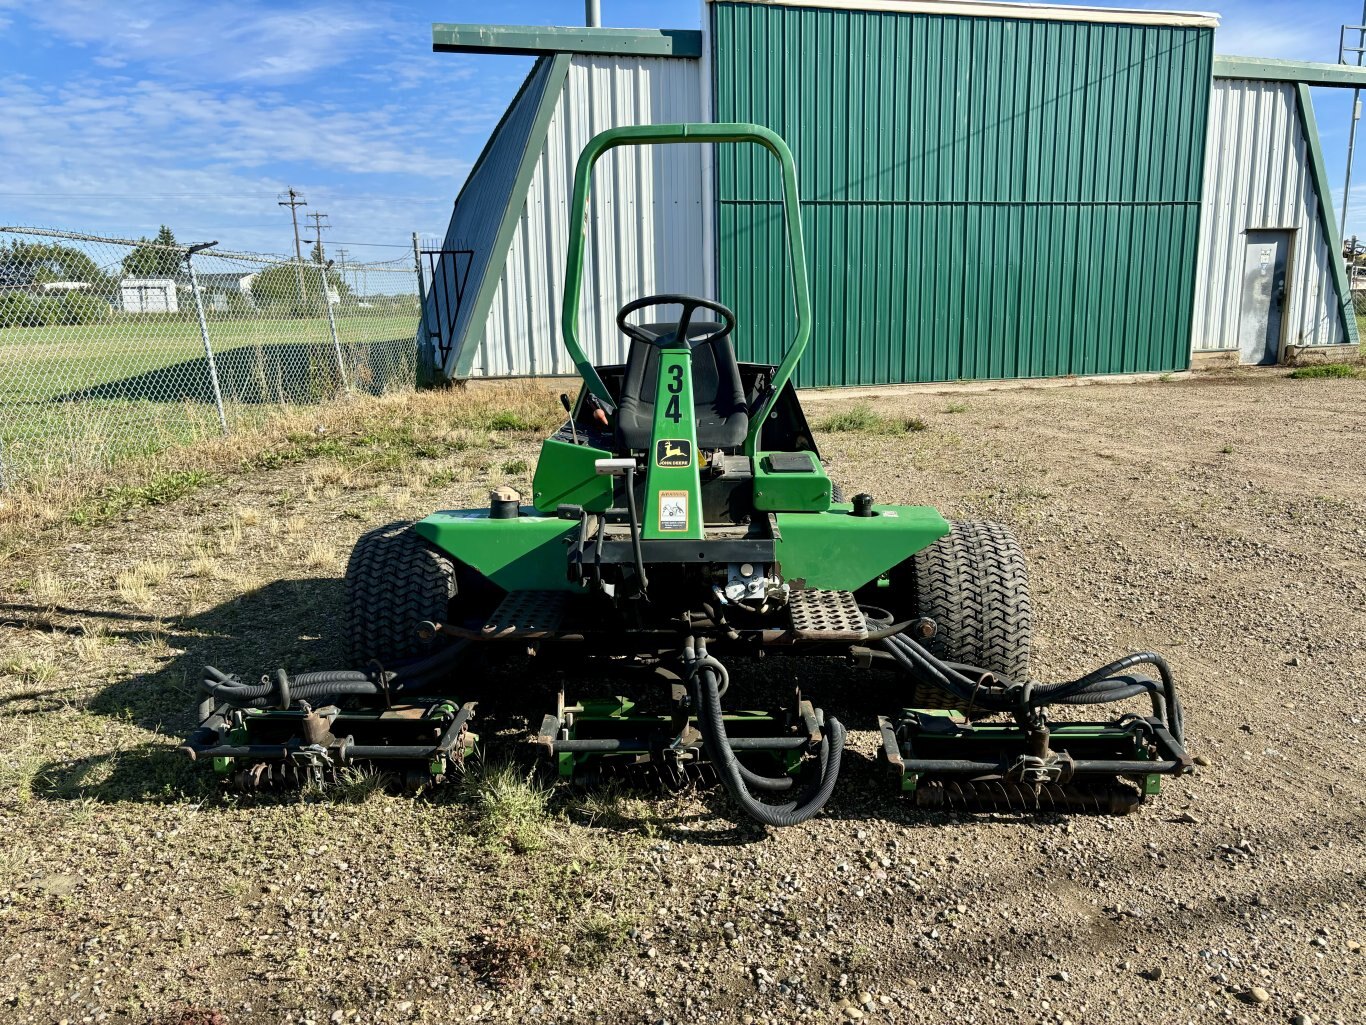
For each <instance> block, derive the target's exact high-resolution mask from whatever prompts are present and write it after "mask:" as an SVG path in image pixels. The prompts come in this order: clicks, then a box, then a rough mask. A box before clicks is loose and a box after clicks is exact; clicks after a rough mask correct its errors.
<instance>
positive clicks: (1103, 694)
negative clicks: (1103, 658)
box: [882, 634, 1184, 743]
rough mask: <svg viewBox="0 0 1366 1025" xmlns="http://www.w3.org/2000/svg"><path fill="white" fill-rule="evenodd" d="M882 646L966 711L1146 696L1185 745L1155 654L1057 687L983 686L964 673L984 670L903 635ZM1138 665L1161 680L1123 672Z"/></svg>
mask: <svg viewBox="0 0 1366 1025" xmlns="http://www.w3.org/2000/svg"><path fill="white" fill-rule="evenodd" d="M882 646H883V647H884V648H886V650H887V651H888V652H889V653H890V654H891V655H892V657H893V658H894V659H895V660H896V661H897V662H898V663H900V664H901V666H902V668H904V669H905V670H906V671H907V672H909V673H911V674H912V675H913V676H920V677H928V678H929V680H930V682H931V683H933V684H934V685H936V686H938V687H940V688H942V689H943V690H946V691H948V692H949V693H950V694H952V695H953V696H954V697H956V698H958V699H959V700H960V701H962V702H963V703H964V705H965V706H966V707H968V708H973V707H976V708H981V709H983V710H985V711H988V712H1011V713H1017V714H1018V713H1020V712H1023V711H1027V710H1030V709H1036V708H1046V707H1047V706H1049V705H1059V704H1066V705H1098V704H1108V703H1110V702H1115V701H1123V700H1126V699H1128V698H1134V697H1138V696H1139V695H1141V694H1145V693H1146V694H1148V695H1149V697H1150V698H1151V699H1152V704H1153V715H1154V716H1156V717H1157V718H1158V719H1160V720H1161V721H1162V722H1164V723H1166V724H1167V726H1168V728H1169V729H1170V730H1171V733H1172V736H1173V737H1174V738H1175V739H1176V740H1177V742H1178V743H1181V742H1184V723H1183V720H1182V709H1181V704H1180V702H1179V701H1178V700H1177V698H1176V685H1175V681H1174V680H1173V678H1172V672H1171V667H1170V666H1169V665H1168V664H1167V660H1166V659H1165V658H1163V657H1162V656H1161V655H1159V654H1157V652H1154V651H1142V652H1135V653H1134V654H1132V655H1126V656H1124V657H1123V658H1120V659H1116V660H1115V661H1113V662H1110V663H1107V664H1106V665H1103V666H1101V667H1099V668H1098V669H1093V670H1092V671H1091V672H1089V673H1087V674H1086V675H1084V676H1081V677H1078V678H1077V679H1075V680H1068V681H1065V682H1062V683H1051V684H1036V685H1029V684H1028V683H1027V682H1012V681H999V682H996V683H993V684H991V685H990V686H986V685H983V684H981V683H980V682H978V681H976V680H973V679H971V678H969V677H968V676H966V675H965V674H964V672H963V670H967V671H968V672H975V673H981V674H983V675H986V674H985V673H984V671H983V670H979V669H975V668H973V667H971V666H962V665H960V664H959V663H953V662H943V661H941V660H940V659H938V658H936V657H935V656H934V655H932V654H931V653H930V652H929V651H927V650H926V649H925V648H924V647H923V646H922V645H921V644H919V643H918V642H916V641H914V640H912V639H911V638H909V637H906V636H905V635H904V634H898V635H896V636H892V637H888V638H885V639H884V640H883V641H882ZM1140 665H1150V666H1152V667H1154V668H1155V669H1156V670H1157V672H1158V676H1159V677H1160V681H1161V682H1160V683H1159V682H1158V681H1155V680H1152V679H1150V678H1149V677H1147V676H1143V675H1139V674H1127V670H1129V669H1132V668H1134V667H1136V666H1140ZM1122 674H1124V675H1122Z"/></svg>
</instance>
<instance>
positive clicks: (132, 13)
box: [25, 0, 394, 82]
mask: <svg viewBox="0 0 1366 1025" xmlns="http://www.w3.org/2000/svg"><path fill="white" fill-rule="evenodd" d="M25 13H26V15H27V17H28V18H29V19H30V20H31V21H32V23H33V24H34V25H35V26H36V27H38V28H39V29H41V30H42V31H44V32H47V33H50V34H51V35H52V36H55V37H56V38H58V39H61V40H63V41H65V42H67V43H71V44H74V45H76V46H81V47H88V48H90V49H92V50H95V51H97V52H98V53H99V54H100V55H101V56H104V57H112V58H114V59H116V60H123V61H127V62H154V63H155V64H156V65H157V67H158V69H159V70H160V71H161V72H163V73H166V74H173V75H177V76H182V77H188V78H195V79H213V80H217V81H255V82H291V81H298V80H300V79H305V78H308V77H309V76H311V75H313V74H315V73H317V72H318V71H320V70H322V69H324V68H328V67H333V66H336V65H338V64H341V63H343V62H345V61H346V60H348V59H350V58H351V57H353V56H354V55H355V53H356V52H357V50H359V49H360V48H361V47H363V46H365V45H367V44H368V43H371V42H373V41H374V39H375V36H376V35H378V34H381V33H387V32H389V31H391V30H392V29H393V27H394V23H393V20H392V17H391V16H390V13H389V10H388V9H387V8H383V7H361V6H346V5H343V4H331V5H326V4H323V5H316V6H313V7H304V8H301V9H298V10H292V11H282V10H279V9H277V8H275V7H273V6H269V5H261V4H251V3H239V4H223V3H218V4H203V3H194V4H185V3H172V2H168V0H145V2H143V3H139V4H137V5H132V4H128V5H123V4H109V3H104V2H98V0H46V2H44V3H41V4H33V5H31V7H29V8H26V9H25Z"/></svg>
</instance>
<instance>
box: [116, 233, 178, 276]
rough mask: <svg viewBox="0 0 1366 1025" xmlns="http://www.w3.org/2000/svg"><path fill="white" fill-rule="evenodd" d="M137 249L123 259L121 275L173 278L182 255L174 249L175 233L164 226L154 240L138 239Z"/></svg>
mask: <svg viewBox="0 0 1366 1025" xmlns="http://www.w3.org/2000/svg"><path fill="white" fill-rule="evenodd" d="M138 243H139V245H138V247H137V248H136V249H134V250H133V251H132V252H131V253H129V254H128V255H127V256H125V257H124V258H123V273H124V274H125V275H126V276H127V277H130V278H173V277H175V276H176V275H177V274H178V273H179V272H180V268H181V264H182V262H183V261H184V254H183V253H181V251H180V250H179V249H177V248H175V247H176V245H177V243H176V240H175V233H174V232H173V231H171V229H170V228H168V227H166V225H164V224H163V225H162V226H161V228H160V230H158V231H157V237H156V238H147V237H146V236H144V237H142V238H140V239H138Z"/></svg>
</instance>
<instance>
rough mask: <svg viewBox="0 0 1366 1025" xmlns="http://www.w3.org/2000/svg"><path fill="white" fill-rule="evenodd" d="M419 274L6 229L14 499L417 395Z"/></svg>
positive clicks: (0, 420) (0, 287)
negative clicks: (360, 400) (323, 411)
mask: <svg viewBox="0 0 1366 1025" xmlns="http://www.w3.org/2000/svg"><path fill="white" fill-rule="evenodd" d="M417 275H418V269H417V268H416V267H415V265H414V258H413V257H412V256H411V255H408V254H405V255H404V256H403V257H401V258H399V259H395V260H390V261H383V262H356V261H346V260H344V259H343V260H337V261H328V262H327V264H326V265H324V264H321V263H318V262H316V261H312V260H304V261H297V260H293V259H287V258H280V257H274V256H263V255H259V254H251V253H233V252H226V251H223V250H221V249H218V248H217V245H216V243H210V244H208V245H206V246H169V245H161V244H158V243H155V242H146V241H139V242H132V241H129V240H125V239H112V238H99V237H95V236H91V235H81V234H74V233H70V232H59V231H49V230H44V229H35V228H0V487H13V486H14V485H15V484H17V483H18V482H21V481H24V480H27V479H31V478H33V477H35V476H38V475H41V474H44V473H53V472H57V473H60V472H63V471H65V470H67V469H69V468H75V467H76V466H79V465H85V466H90V465H95V466H100V465H108V464H109V463H110V462H112V461H114V460H116V459H118V458H119V457H121V456H124V455H128V454H135V453H138V452H146V451H154V450H157V449H159V448H164V447H166V446H167V445H169V444H175V443H178V442H183V441H189V440H193V439H195V438H198V437H203V436H205V435H208V434H213V433H228V432H231V431H232V430H234V429H235V428H236V427H238V426H239V425H241V424H242V423H243V422H244V421H245V420H253V421H254V420H257V419H259V417H260V416H261V415H262V414H263V413H265V412H267V411H269V410H270V409H272V408H278V407H281V406H297V405H302V404H310V403H320V402H326V401H329V400H331V399H334V398H336V397H338V396H340V395H343V394H347V393H368V394H372V395H377V394H381V393H383V392H386V391H391V390H396V389H402V388H408V387H412V385H413V381H414V378H415V374H416V367H415V352H416V350H415V345H414V339H415V337H416V334H417V326H418V319H419V299H418V295H417V288H418V276H417Z"/></svg>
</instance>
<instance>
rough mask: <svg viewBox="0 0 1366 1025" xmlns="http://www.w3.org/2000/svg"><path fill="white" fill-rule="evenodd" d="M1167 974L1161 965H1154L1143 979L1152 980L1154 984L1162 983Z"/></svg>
mask: <svg viewBox="0 0 1366 1025" xmlns="http://www.w3.org/2000/svg"><path fill="white" fill-rule="evenodd" d="M1166 974H1167V973H1166V972H1165V971H1163V970H1162V966H1161V965H1154V966H1153V967H1151V968H1149V969H1148V970H1147V971H1146V972H1144V973H1143V977H1144V978H1145V979H1149V980H1151V981H1152V982H1161V981H1162V979H1163V978H1164V977H1165V976H1166Z"/></svg>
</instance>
